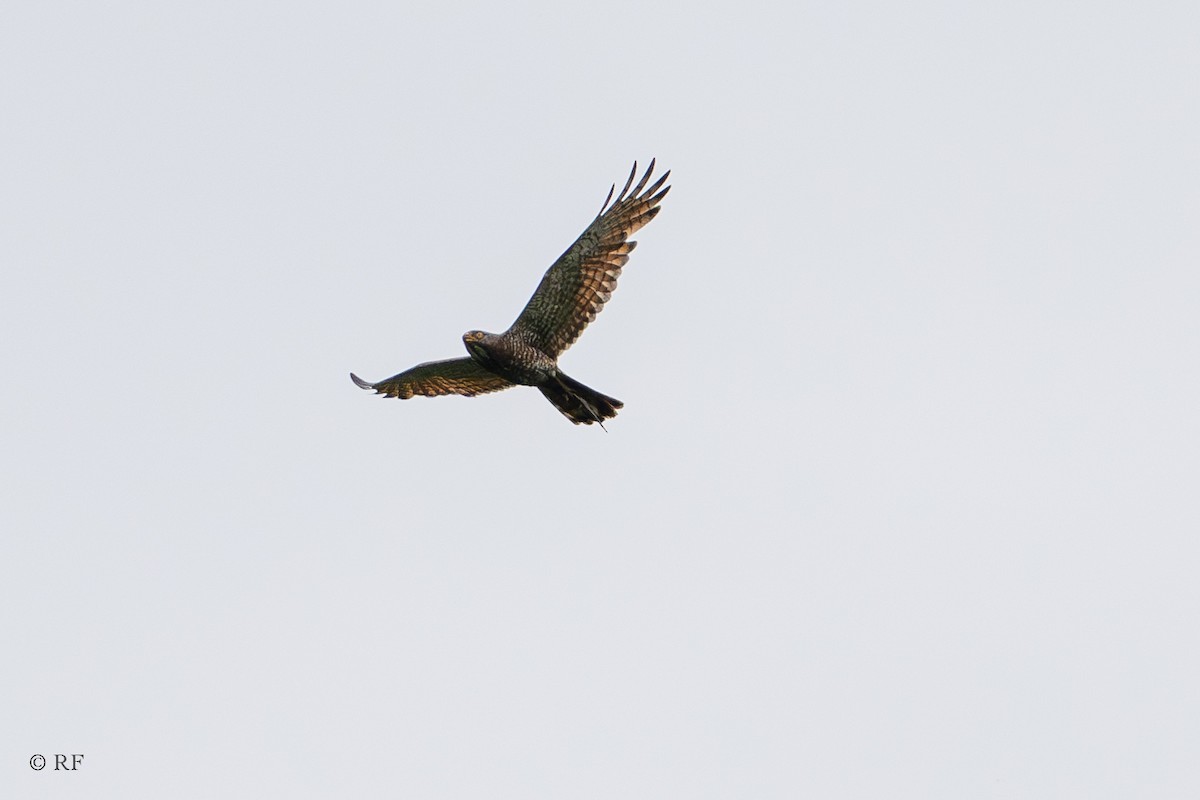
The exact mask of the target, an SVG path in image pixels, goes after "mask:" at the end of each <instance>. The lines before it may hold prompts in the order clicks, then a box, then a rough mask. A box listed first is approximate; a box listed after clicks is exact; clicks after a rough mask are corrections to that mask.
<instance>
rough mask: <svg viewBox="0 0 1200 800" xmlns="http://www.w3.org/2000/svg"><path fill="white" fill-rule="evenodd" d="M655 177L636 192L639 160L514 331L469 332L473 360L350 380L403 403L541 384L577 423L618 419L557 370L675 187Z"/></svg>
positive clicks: (545, 279) (610, 406)
mask: <svg viewBox="0 0 1200 800" xmlns="http://www.w3.org/2000/svg"><path fill="white" fill-rule="evenodd" d="M652 172H654V161H653V160H651V161H650V167H649V169H647V170H646V173H645V174H644V175H643V176H642V178H641V180H639V181H638V182H637V185H636V186H635V185H634V183H633V180H634V178H635V177H636V176H637V162H634V164H633V169H632V170H631V171H630V173H629V179H628V180H626V181H625V188H623V189H622V190H621V193H620V194H618V195H617V198H616V200H613V192H614V191H616V188H617V187H616V184H614V185H613V187H612V188H611V189H609V191H608V197H607V198H605V200H604V205H602V206H601V207H600V213H599V214H597V215H596V218H595V219H594V220H592V223H591V224H590V225H588V226H587V228H586V229H585V230H584V231H583V233H582V234H580V236H579V238H578V239H576V240H575V243H574V244H572V245H571V246H570V247H568V248H567V251H566V252H565V253H563V254H562V255H561V256H559V257H558V260H557V261H555V262H554V264H553V265H551V267H550V269H548V270H546V274H545V275H544V276H542V282H541V283H539V284H538V287H537V290H536V291H534V293H533V297H531V298H529V302H528V303H527V304H526V306H525V309H524V310H523V311H522V312H521V313H520V314H519V315H518V316H517V319H516V321H515V322H513V324H512V325H511V326H510V327H509V329H508V330H506V331H504V332H503V333H486V332H484V331H467V332H466V333H464V334H463V337H462V339H463V344H464V345H466V348H467V353H468V354H469V355H468V357H467V358H452V359H449V360H447V361H428V362H425V363H424V364H418V365H417V366H415V367H413V368H412V369H407V370H405V371H404V372H401V373H400V374H398V375H393V376H392V377H390V378H387V379H385V380H382V381H379V382H378V383H369V382H368V381H364V380H363V379H362V378H360V377H358V376H357V375H355V374H354V373H350V379H351V380H353V381H354V382H355V383H356V384H358V385H359V386H360V387H362V388H363V389H373V390H374V391H375V392H376V393H377V394H382V395H386V396H387V397H398V398H400V399H401V400H406V399H408V398H409V397H412V396H413V395H417V394H421V395H425V396H427V397H435V396H437V395H443V394H460V395H465V396H467V397H474V396H475V395H477V394H485V393H487V392H498V391H500V390H501V389H508V388H510V387H512V386H518V385H519V386H536V387H537V388H538V390H539V391H540V392H541V393H542V394H543V395H545V397H546V399H547V400H549V401H550V402H551V403H552V404H553V405H554V407H555V408H557V409H558V410H559V411H561V412H562V414H563V416H565V417H566V418H567V419H569V420H571V422H573V423H575V424H576V425H579V424H583V425H591V424H592V423H593V422H598V423H600V427H602V428H603V427H604V420H606V419H609V418H611V417H615V416H616V415H617V409H619V408H621V407H622V406H623V405H624V404H623V403H622V402H621V401H620V400H617V399H615V398H612V397H609V396H608V395H605V394H601V393H600V392H597V391H596V390H595V389H591V388H589V387H587V386H584V385H583V384H582V383H580V382H579V381H577V380H575V379H574V378H570V377H567V375H566V374H565V373H563V371H562V370H560V369H559V368H558V357H559V356H560V355H561V354H562V353H563V351H564V350H566V349H567V348H568V347H570V346H571V345H572V344H574V342H575V340H576V339H578V338H579V335H580V334H581V333H583V329H584V328H586V327H587V325H588V323H589V322H591V321H592V320H594V319H595V318H596V315H597V314H599V313H600V309H601V308H602V307H603V306H604V304H605V303H606V302H608V298H609V297H610V296H612V293H613V290H614V289H616V287H617V277H618V276H619V275H620V274H621V268H622V267H623V266H625V263H626V262H627V261H629V254H630V253H631V252H633V248H634V247H635V246H636V245H637V242H631V241H629V237H630V236H632V235H633V234H634V233H635V232H637V231H638V230H639V229H640V228H641V227H642V226H643V225H645V224H646V223H647V222H649V221H650V220H652V219H654V217H655V215H657V214H658V211H659V205H658V204H659V202H660V201H661V200H662V199H663V197H665V196H666V194H667V192H668V191H670V189H671V187H670V186H666V187H664V186H663V184H664V183H666V180H667V177H668V176H669V175H670V174H671V173H670V171H668V172H666V173H664V174H663V175H662V177H660V178H659V179H658V180H656V181H655V182H654V183H653V184H651V185H650V186H649V187H648V188H647V186H646V184H647V183H649V181H650V174H651V173H652ZM630 187H632V191H631V189H630ZM610 201H611V203H612V204H611V205H610V204H609V203H610Z"/></svg>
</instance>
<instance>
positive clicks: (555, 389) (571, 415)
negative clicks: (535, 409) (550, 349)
mask: <svg viewBox="0 0 1200 800" xmlns="http://www.w3.org/2000/svg"><path fill="white" fill-rule="evenodd" d="M538 389H540V390H541V392H542V394H544V395H546V399H547V400H549V401H550V402H551V403H553V404H554V407H555V408H557V409H558V410H559V411H561V412H562V413H563V416H564V417H566V418H567V419H569V420H571V422H574V423H575V424H576V425H580V424H583V425H591V424H592V423H593V422H599V423H600V427H601V428H603V427H604V420H606V419H611V418H612V417H615V416H616V415H617V409H618V408H621V407H622V406H624V405H625V404H624V403H622V402H621V401H620V400H616V399H614V398H612V397H609V396H608V395H605V394H600V393H599V392H597V391H596V390H595V389H590V388H588V387H587V386H584V385H583V384H582V383H580V382H579V381H577V380H575V379H574V378H568V377H567V376H566V375H564V374H562V373H561V372H560V373H558V374H557V375H555V376H554V377H553V378H551V379H550V380H548V381H546V382H545V383H543V384H541V385H540V386H538Z"/></svg>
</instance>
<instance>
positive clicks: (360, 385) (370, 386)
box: [350, 372, 375, 389]
mask: <svg viewBox="0 0 1200 800" xmlns="http://www.w3.org/2000/svg"><path fill="white" fill-rule="evenodd" d="M350 380H352V381H354V385H355V386H357V387H358V388H360V389H374V388H375V386H374V384H370V383H367V382H366V381H364V380H363V379H362V378H360V377H358V376H357V375H355V374H354V373H353V372H351V373H350Z"/></svg>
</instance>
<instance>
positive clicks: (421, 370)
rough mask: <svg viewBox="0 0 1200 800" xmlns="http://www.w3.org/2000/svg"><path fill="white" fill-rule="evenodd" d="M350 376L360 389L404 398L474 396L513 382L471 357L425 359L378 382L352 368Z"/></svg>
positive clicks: (495, 390) (504, 387) (493, 390)
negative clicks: (355, 372)
mask: <svg viewBox="0 0 1200 800" xmlns="http://www.w3.org/2000/svg"><path fill="white" fill-rule="evenodd" d="M350 380H352V381H354V382H355V383H356V384H358V385H359V386H360V387H362V388H363V389H374V390H375V392H376V393H377V394H383V395H387V396H388V397H399V398H400V399H401V400H407V399H408V398H410V397H412V396H413V395H414V394H423V395H425V396H426V397H437V396H438V395H442V394H461V395H464V396H466V397H474V396H475V395H477V394H485V393H487V392H498V391H500V390H501V389H507V388H508V387H510V386H515V385H516V384H514V383H512V382H510V381H507V380H505V379H504V378H501V377H500V376H499V375H497V374H496V373H494V372H488V371H487V370H486V369H484V368H483V367H481V366H479V364H477V363H475V362H474V361H473V360H471V359H470V358H452V359H450V360H448V361H427V362H426V363H424V364H418V365H417V366H415V367H413V368H412V369H406V370H405V371H404V372H401V373H400V374H399V375H393V376H392V377H390V378H388V379H387V380H382V381H380V382H379V383H368V382H367V381H364V380H363V379H362V378H360V377H358V376H357V375H355V374H354V373H353V372H351V373H350Z"/></svg>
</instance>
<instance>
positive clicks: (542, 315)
mask: <svg viewBox="0 0 1200 800" xmlns="http://www.w3.org/2000/svg"><path fill="white" fill-rule="evenodd" d="M653 171H654V161H653V160H651V161H650V168H649V169H647V170H646V174H645V175H643V176H642V179H641V180H640V181H638V183H637V186H634V187H633V191H632V192H630V191H629V187H630V186H633V179H634V177H635V176H636V175H637V162H636V161H635V162H634V164H633V170H632V171H631V172H630V173H629V180H627V181H625V188H624V189H622V190H621V193H620V194H619V195H617V199H616V200H615V201H613V204H612V205H611V206H610V205H609V204H608V203H609V200H612V197H613V191H614V190H616V188H617V187H616V185H615V184H614V185H613V188H612V189H610V190H609V192H608V197H607V198H606V199H605V201H604V205H603V206H601V208H600V213H599V214H598V215H596V219H594V220H593V221H592V224H591V225H588V226H587V229H586V230H585V231H584V232H583V233H582V234H581V235H580V237H579V238H578V239H576V240H575V243H574V244H573V245H571V246H570V247H569V248H567V252H565V253H563V254H562V255H561V256H559V257H558V260H557V261H555V262H554V264H553V265H552V266H551V267H550V269H548V270H546V274H545V275H544V276H543V277H542V282H541V283H539V284H538V287H537V291H535V292H534V293H533V297H531V298H529V303H528V304H527V305H526V306H525V309H524V310H523V311H522V312H521V314H520V316H518V317H517V319H516V321H515V322H514V323H513V324H512V327H510V328H509V329H508V333H511V334H514V335H517V336H519V337H520V338H521V339H523V340H524V341H526V342H528V343H529V344H531V345H533V346H534V347H536V348H538V349H539V350H541V351H542V352H544V353H546V354H547V355H550V356H552V357H558V355H559V354H560V353H562V352H563V351H564V350H566V349H567V348H568V347H570V346H571V345H572V344H574V342H575V340H576V339H578V338H579V334H581V333H583V329H584V328H586V327H587V325H588V323H589V322H591V321H592V320H594V319H595V318H596V315H597V314H599V313H600V309H601V308H602V307H603V306H604V304H605V303H606V302H608V298H609V297H610V296H611V295H612V292H613V290H614V289H616V288H617V276H618V275H620V274H621V267H623V266H625V262H627V261H629V254H630V253H631V252H632V251H633V248H634V247H635V246H636V245H637V242H631V241H628V239H629V237H630V236H632V235H633V233H634V232H635V231H637V230H638V229H640V228H641V227H642V226H643V225H645V224H646V223H647V222H649V221H650V220H652V219H654V216H655V215H656V214H658V210H659V206H658V204H659V201H661V200H662V199H663V197H665V196H666V194H667V192H668V191H670V189H671V187H670V186H667V187H666V188H662V185H663V184H664V183H665V182H666V180H667V177H668V176H670V174H671V172H670V171H669V170H668V171H667V172H666V173H664V174H663V176H662V177H661V178H659V179H658V180H657V181H655V182H654V184H653V185H652V186H650V188H648V189H647V188H646V183H647V182H648V181H649V180H650V173H651V172H653ZM660 188H662V191H659V189H660Z"/></svg>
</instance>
